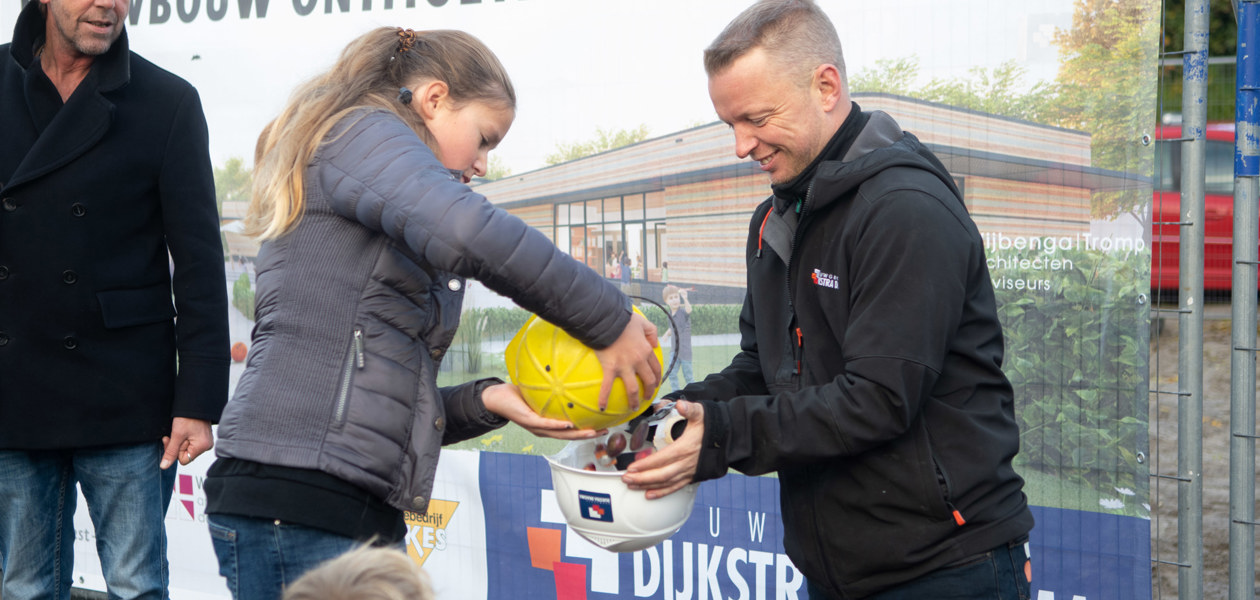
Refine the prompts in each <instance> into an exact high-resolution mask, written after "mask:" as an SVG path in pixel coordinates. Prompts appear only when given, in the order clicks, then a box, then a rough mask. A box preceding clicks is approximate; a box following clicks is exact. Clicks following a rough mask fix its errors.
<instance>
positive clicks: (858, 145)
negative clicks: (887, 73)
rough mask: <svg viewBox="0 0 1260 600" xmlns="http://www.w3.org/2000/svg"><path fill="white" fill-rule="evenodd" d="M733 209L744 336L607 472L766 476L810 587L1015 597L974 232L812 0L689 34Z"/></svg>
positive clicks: (1005, 428) (1022, 526)
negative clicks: (851, 73)
mask: <svg viewBox="0 0 1260 600" xmlns="http://www.w3.org/2000/svg"><path fill="white" fill-rule="evenodd" d="M705 69H706V72H707V73H708V77H709V95H710V97H711V99H712V100H713V106H714V108H715V109H716V111H717V114H718V116H719V117H720V118H721V119H722V120H723V121H725V122H726V123H727V124H729V125H730V126H731V128H732V130H733V132H734V134H735V153H736V155H738V156H739V157H740V158H751V159H752V160H756V161H757V162H758V163H760V165H761V169H762V170H763V171H765V172H766V173H767V174H768V175H769V176H770V182H771V189H772V190H773V192H774V195H773V196H772V197H770V198H769V199H767V200H766V201H765V202H764V203H762V204H761V206H759V207H758V208H757V210H756V211H755V213H754V215H753V218H752V221H751V223H750V227H749V235H748V246H747V251H746V263H747V272H748V283H747V292H746V296H745V299H744V308H743V312H742V314H741V315H740V331H741V334H742V341H741V352H740V353H739V354H738V355H736V356H735V358H734V359H733V360H732V362H731V364H730V366H728V367H726V368H725V369H724V370H723V371H721V372H720V373H717V374H714V375H710V376H709V377H708V378H706V379H705V380H704V381H702V382H698V383H694V384H692V385H689V386H687V387H686V388H684V389H683V390H682V391H681V392H675V393H674V394H671V395H670V396H672V397H676V398H680V399H684V398H685V400H680V401H679V402H678V406H679V410H680V412H682V413H683V414H684V415H686V417H687V420H688V427H687V430H686V433H685V434H684V435H683V436H682V437H681V439H679V440H678V441H677V442H675V443H674V444H672V445H671V446H669V447H667V448H666V449H665V450H663V451H662V452H659V453H657V454H655V455H653V456H650V457H648V458H645V459H642V460H640V461H638V462H635V463H634V464H633V465H632V466H631V467H630V469H629V471H628V473H627V474H626V475H625V476H624V480H625V481H626V483H627V484H629V485H630V486H631V487H632V488H635V489H644V490H648V497H649V498H655V497H660V496H663V495H665V494H669V493H672V492H673V491H676V490H677V489H679V488H681V487H682V486H684V485H686V484H688V483H690V482H692V481H704V480H707V479H713V478H716V477H721V476H723V475H724V474H726V472H727V470H728V469H730V468H733V469H736V470H739V471H741V472H744V473H747V474H752V475H756V474H762V473H769V472H777V473H778V475H779V481H780V491H781V494H780V496H781V497H780V501H781V505H782V506H781V512H782V515H783V521H784V540H783V543H784V547H785V548H786V550H787V554H788V556H789V557H791V559H792V561H793V562H794V563H795V564H796V566H797V567H798V568H799V569H800V570H801V572H802V573H804V574H805V577H806V580H807V586H808V590H809V595H810V598H811V599H813V600H819V599H823V598H879V599H893V598H897V599H901V598H914V599H923V598H932V599H935V600H941V599H953V598H957V599H962V598H967V599H971V598H993V599H1002V600H1005V599H1008V598H1010V599H1016V598H1027V597H1028V593H1029V587H1030V586H1029V583H1030V579H1031V572H1030V571H1031V570H1030V563H1029V561H1028V555H1027V534H1028V532H1029V530H1030V529H1031V528H1032V525H1033V519H1032V514H1031V512H1030V511H1029V509H1028V506H1027V499H1026V497H1025V496H1024V493H1023V491H1022V488H1023V480H1022V479H1021V478H1020V477H1019V475H1018V474H1016V473H1015V471H1014V469H1013V468H1012V467H1011V459H1012V458H1013V457H1014V456H1015V454H1016V452H1017V451H1018V450H1019V430H1018V427H1017V425H1016V422H1015V418H1014V409H1013V398H1012V390H1011V386H1010V383H1009V382H1008V381H1007V379H1006V377H1005V375H1004V374H1003V372H1002V369H1001V364H1002V343H1003V340H1002V329H1001V325H1000V324H999V322H998V318H997V311H996V301H995V299H994V293H993V288H992V283H991V281H990V278H989V274H988V270H987V267H986V263H985V256H984V248H983V243H982V240H981V237H980V234H979V232H978V230H977V229H976V226H975V224H974V223H973V222H972V220H971V219H970V217H969V216H968V215H967V211H966V208H965V207H964V204H963V201H962V197H961V194H960V193H959V191H958V188H957V187H956V185H955V184H954V181H953V178H952V177H951V176H950V174H949V173H948V172H947V171H946V170H945V168H944V166H943V165H941V163H940V162H939V161H938V160H937V159H936V157H935V156H933V155H932V153H931V152H929V151H928V150H927V149H926V148H924V147H923V145H922V144H920V143H919V141H918V140H917V139H916V138H915V137H914V136H913V135H912V134H910V133H906V132H904V131H902V130H901V128H900V127H899V126H898V125H897V123H896V122H895V121H894V120H893V119H892V118H891V117H889V116H888V115H886V114H884V113H880V112H874V113H866V112H862V110H861V108H860V107H859V106H858V105H857V104H856V103H854V102H852V101H851V100H850V98H849V93H848V89H847V88H848V84H847V82H846V79H845V73H844V61H843V58H842V55H841V51H840V42H839V39H838V37H837V35H836V32H835V28H834V27H833V26H832V24H831V22H830V20H829V19H828V18H827V16H826V15H825V14H823V13H822V11H821V10H820V9H819V8H818V7H817V6H816V5H815V4H814V3H813V1H812V0H763V1H761V2H758V3H757V4H755V5H753V6H752V7H750V8H749V9H747V10H745V11H744V12H743V13H742V14H741V15H740V16H739V17H737V18H736V19H735V20H734V21H732V22H731V23H730V24H729V25H728V26H727V28H726V29H725V30H724V31H723V32H722V34H721V35H719V36H718V38H717V40H716V41H714V42H713V44H712V45H710V47H709V48H708V49H707V50H705Z"/></svg>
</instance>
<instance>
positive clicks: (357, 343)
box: [333, 327, 364, 423]
mask: <svg viewBox="0 0 1260 600" xmlns="http://www.w3.org/2000/svg"><path fill="white" fill-rule="evenodd" d="M363 355H364V353H363V330H362V329H359V328H357V327H356V328H355V330H354V340H353V341H352V342H351V343H350V354H349V356H347V357H346V366H345V368H344V369H343V371H342V374H341V375H342V376H341V390H340V391H339V392H338V393H337V408H336V410H335V411H334V412H333V417H334V419H336V422H337V423H341V421H342V419H344V418H345V416H346V402H347V401H348V400H349V399H350V381H351V379H352V378H353V377H354V371H355V369H356V368H359V369H362V368H363V365H364V358H363Z"/></svg>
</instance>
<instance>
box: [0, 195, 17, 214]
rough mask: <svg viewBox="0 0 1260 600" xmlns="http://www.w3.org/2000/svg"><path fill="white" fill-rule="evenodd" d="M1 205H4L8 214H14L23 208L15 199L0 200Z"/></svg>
mask: <svg viewBox="0 0 1260 600" xmlns="http://www.w3.org/2000/svg"><path fill="white" fill-rule="evenodd" d="M0 204H3V205H4V210H5V211H6V212H13V211H15V210H17V209H18V207H19V206H21V204H18V201H17V200H14V199H13V198H5V199H4V200H0Z"/></svg>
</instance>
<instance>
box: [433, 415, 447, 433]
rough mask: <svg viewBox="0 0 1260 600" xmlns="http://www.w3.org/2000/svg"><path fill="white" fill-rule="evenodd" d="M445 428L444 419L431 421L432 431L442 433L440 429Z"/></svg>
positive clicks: (439, 418)
mask: <svg viewBox="0 0 1260 600" xmlns="http://www.w3.org/2000/svg"><path fill="white" fill-rule="evenodd" d="M445 427H446V419H445V418H443V417H438V418H437V419H435V420H434V421H433V428H434V429H436V430H438V431H442V429H443V428H445Z"/></svg>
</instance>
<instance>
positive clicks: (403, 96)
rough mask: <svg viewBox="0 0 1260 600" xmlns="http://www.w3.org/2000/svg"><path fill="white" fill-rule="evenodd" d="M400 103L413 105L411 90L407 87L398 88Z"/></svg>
mask: <svg viewBox="0 0 1260 600" xmlns="http://www.w3.org/2000/svg"><path fill="white" fill-rule="evenodd" d="M398 101H399V102H402V103H403V104H411V90H409V89H407V88H405V87H400V88H398Z"/></svg>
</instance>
